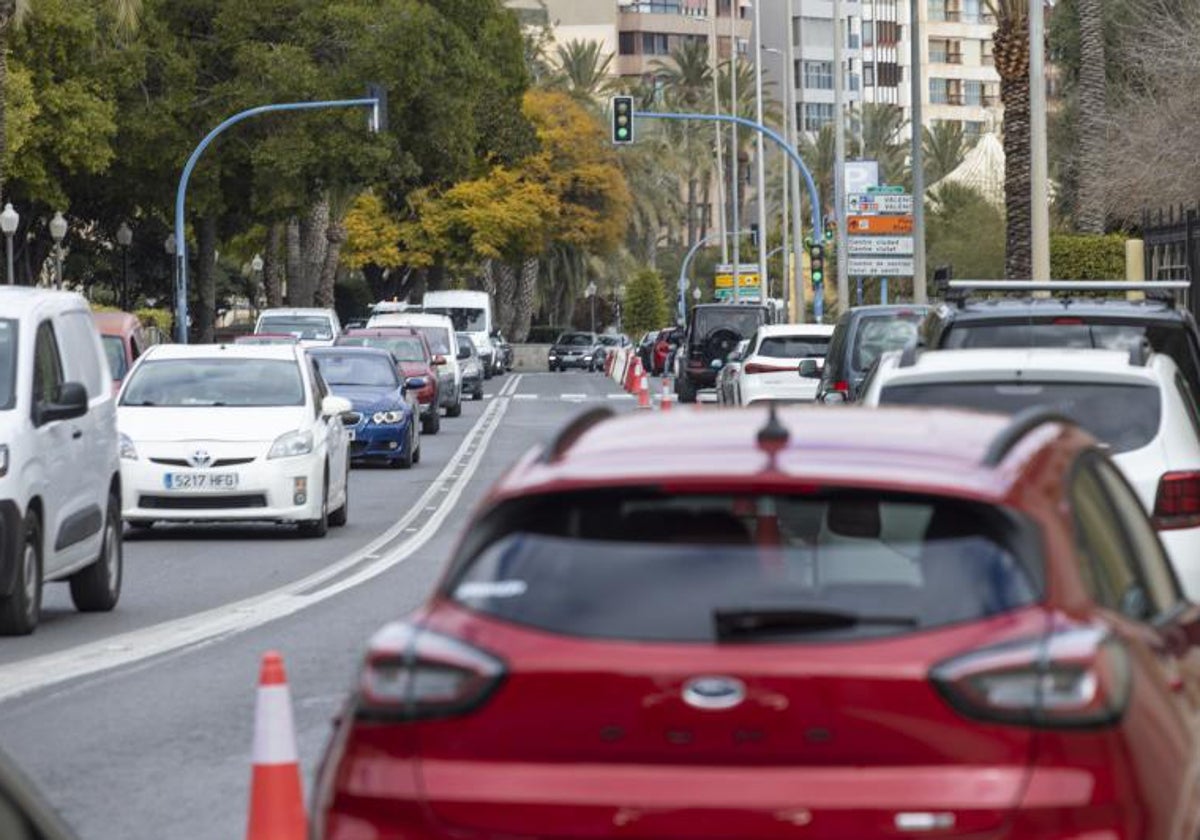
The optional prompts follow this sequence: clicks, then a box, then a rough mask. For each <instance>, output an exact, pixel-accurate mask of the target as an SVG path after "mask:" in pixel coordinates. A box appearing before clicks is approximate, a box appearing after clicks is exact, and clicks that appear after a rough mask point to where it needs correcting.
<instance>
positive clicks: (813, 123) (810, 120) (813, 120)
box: [804, 102, 833, 131]
mask: <svg viewBox="0 0 1200 840" xmlns="http://www.w3.org/2000/svg"><path fill="white" fill-rule="evenodd" d="M832 124H833V103H831V102H806V103H804V130H805V131H820V130H821V129H822V128H824V127H825V126H827V125H832Z"/></svg>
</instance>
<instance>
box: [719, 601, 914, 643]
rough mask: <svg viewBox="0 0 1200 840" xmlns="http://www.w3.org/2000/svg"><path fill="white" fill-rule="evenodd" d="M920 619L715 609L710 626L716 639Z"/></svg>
mask: <svg viewBox="0 0 1200 840" xmlns="http://www.w3.org/2000/svg"><path fill="white" fill-rule="evenodd" d="M920 623H921V622H920V620H919V619H918V618H917V617H916V616H911V615H862V614H860V613H852V612H844V611H841V610H826V609H817V608H767V609H759V608H749V609H717V610H714V611H713V625H714V628H715V630H716V634H717V640H718V641H725V640H728V639H737V638H745V637H747V636H757V635H771V634H773V633H776V632H779V631H784V632H798V633H803V632H810V631H812V632H817V631H821V630H846V629H849V628H851V627H859V626H862V625H872V626H899V627H917V626H919V625H920Z"/></svg>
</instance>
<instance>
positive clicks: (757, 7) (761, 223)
mask: <svg viewBox="0 0 1200 840" xmlns="http://www.w3.org/2000/svg"><path fill="white" fill-rule="evenodd" d="M761 10H762V0H754V113H755V120H756V121H757V122H759V123H762V121H763V56H762V47H763V43H762V13H761ZM754 155H755V158H756V160H755V163H754V169H755V182H754V191H755V193H757V199H758V242H757V245H758V283H759V286H758V288H759V294H760V295H761V299H762V301H763V302H764V303H766V301H767V298H768V297H770V294H769V293H770V289H771V284H770V281H769V279H768V277H767V201H766V196H767V162H766V159H765V158H766V150H765V148H764V146H763V136H762V132H757V131H756V132H755V133H754Z"/></svg>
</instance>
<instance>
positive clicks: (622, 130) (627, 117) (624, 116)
mask: <svg viewBox="0 0 1200 840" xmlns="http://www.w3.org/2000/svg"><path fill="white" fill-rule="evenodd" d="M612 141H613V142H614V143H616V144H618V145H621V146H624V145H628V144H629V143H632V142H633V97H632V96H614V97H613V98H612Z"/></svg>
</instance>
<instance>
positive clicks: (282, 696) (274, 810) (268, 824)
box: [246, 651, 308, 840]
mask: <svg viewBox="0 0 1200 840" xmlns="http://www.w3.org/2000/svg"><path fill="white" fill-rule="evenodd" d="M253 763H254V769H253V771H252V774H251V779H250V815H249V819H248V821H247V825H246V840H305V837H307V835H308V828H307V822H308V820H307V817H306V816H305V813H304V793H303V791H302V789H301V783H300V759H299V755H298V754H297V751H296V728H295V724H294V722H293V720H292V698H291V694H290V692H289V691H288V685H287V675H286V674H285V673H284V670H283V657H281V656H280V655H279V654H278V653H276V652H275V651H268V652H267V653H265V654H263V658H262V666H261V668H260V670H259V676H258V698H257V701H256V703H255V707H254V755H253Z"/></svg>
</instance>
